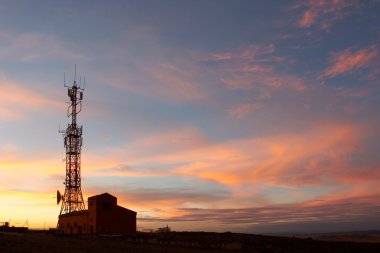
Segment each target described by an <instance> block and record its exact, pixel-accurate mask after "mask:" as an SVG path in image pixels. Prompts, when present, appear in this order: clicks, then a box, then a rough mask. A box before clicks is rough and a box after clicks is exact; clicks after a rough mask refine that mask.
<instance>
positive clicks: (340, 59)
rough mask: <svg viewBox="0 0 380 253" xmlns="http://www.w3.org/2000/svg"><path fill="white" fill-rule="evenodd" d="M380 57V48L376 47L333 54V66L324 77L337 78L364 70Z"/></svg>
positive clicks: (331, 57) (331, 58) (326, 71)
mask: <svg viewBox="0 0 380 253" xmlns="http://www.w3.org/2000/svg"><path fill="white" fill-rule="evenodd" d="M377 56H378V48H377V47H376V46H375V45H372V46H369V47H367V48H363V49H360V50H357V51H356V52H352V49H345V50H343V51H342V52H338V53H332V54H331V56H330V61H331V63H332V66H330V67H328V68H327V69H326V70H325V73H324V75H325V76H327V77H335V76H338V75H344V74H347V73H351V72H354V71H355V70H358V69H364V68H368V67H370V66H371V63H372V62H373V61H374V60H375V59H376V58H377Z"/></svg>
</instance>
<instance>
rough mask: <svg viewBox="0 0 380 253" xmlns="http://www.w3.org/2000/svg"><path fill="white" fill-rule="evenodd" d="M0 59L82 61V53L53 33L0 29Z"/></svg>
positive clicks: (83, 58) (84, 57)
mask: <svg viewBox="0 0 380 253" xmlns="http://www.w3.org/2000/svg"><path fill="white" fill-rule="evenodd" d="M0 41H1V42H0V46H1V49H0V59H8V60H13V61H19V62H45V61H60V60H62V59H64V60H69V61H76V62H77V61H83V60H86V59H87V56H85V55H84V54H83V53H80V52H77V51H75V50H74V49H72V48H70V46H69V45H67V43H66V42H65V41H64V40H62V39H60V38H58V37H57V36H56V35H54V34H45V33H31V32H28V33H15V32H9V31H5V30H1V31H0Z"/></svg>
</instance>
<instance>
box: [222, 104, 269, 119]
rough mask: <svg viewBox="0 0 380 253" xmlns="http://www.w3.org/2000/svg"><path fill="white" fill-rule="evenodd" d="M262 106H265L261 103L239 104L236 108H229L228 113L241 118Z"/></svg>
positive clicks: (232, 116)
mask: <svg viewBox="0 0 380 253" xmlns="http://www.w3.org/2000/svg"><path fill="white" fill-rule="evenodd" d="M262 107H263V105H261V104H254V103H242V104H239V105H237V106H236V107H234V108H231V109H229V110H228V115H229V116H230V117H231V118H237V119H240V118H242V117H244V116H246V115H248V114H250V113H251V112H253V111H254V110H258V109H260V108H262Z"/></svg>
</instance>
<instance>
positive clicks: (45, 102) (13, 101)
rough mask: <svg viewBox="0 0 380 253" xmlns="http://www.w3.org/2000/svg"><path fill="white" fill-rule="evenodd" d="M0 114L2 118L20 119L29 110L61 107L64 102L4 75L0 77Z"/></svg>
mask: <svg viewBox="0 0 380 253" xmlns="http://www.w3.org/2000/svg"><path fill="white" fill-rule="evenodd" d="M0 88H1V90H2V92H1V94H0V108H1V109H0V116H1V118H2V120H20V119H23V118H25V117H27V113H28V112H30V111H36V110H38V111H39V112H41V111H48V110H52V109H61V108H62V109H63V108H64V106H65V105H64V104H63V103H60V102H57V101H55V100H53V99H50V98H48V97H45V96H42V95H40V94H38V93H36V92H34V91H31V90H29V89H27V88H24V87H23V86H21V85H19V84H16V83H14V82H12V81H10V80H8V79H7V78H5V77H2V78H0Z"/></svg>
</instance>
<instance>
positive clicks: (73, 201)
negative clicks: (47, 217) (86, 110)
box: [57, 66, 86, 215]
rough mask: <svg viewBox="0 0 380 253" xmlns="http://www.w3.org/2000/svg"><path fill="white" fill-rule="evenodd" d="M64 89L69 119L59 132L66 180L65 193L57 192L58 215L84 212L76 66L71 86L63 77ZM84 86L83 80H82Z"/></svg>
mask: <svg viewBox="0 0 380 253" xmlns="http://www.w3.org/2000/svg"><path fill="white" fill-rule="evenodd" d="M63 79H64V81H63V82H64V87H66V88H67V90H68V92H67V95H68V96H69V98H70V101H69V106H68V108H67V117H68V118H71V123H69V124H68V126H67V128H66V130H62V131H61V130H59V132H60V133H62V135H63V139H64V146H65V148H66V159H65V160H66V178H65V182H64V185H65V193H64V194H63V195H61V193H60V192H59V191H57V204H59V203H60V201H61V200H62V206H61V211H60V214H59V215H61V214H66V213H70V212H73V211H80V210H85V208H86V207H85V204H84V201H83V196H82V188H81V176H80V174H81V173H80V172H81V147H82V131H83V127H82V126H79V125H78V124H77V115H78V113H79V112H81V110H82V100H83V91H84V87H83V88H82V87H81V79H80V82H79V85H78V84H77V81H76V66H75V75H74V82H73V84H72V85H71V86H70V85H66V78H65V75H64V77H63ZM83 81H84V83H83V85H85V80H83Z"/></svg>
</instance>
